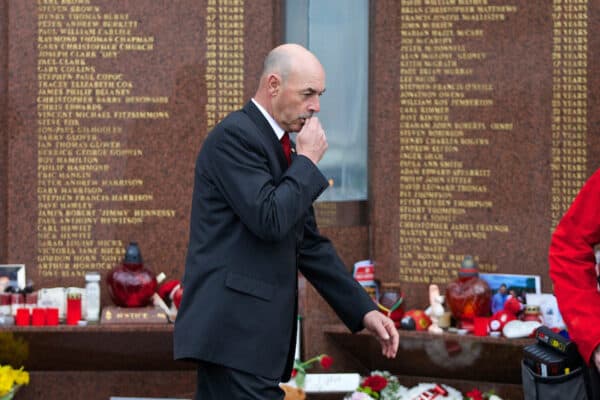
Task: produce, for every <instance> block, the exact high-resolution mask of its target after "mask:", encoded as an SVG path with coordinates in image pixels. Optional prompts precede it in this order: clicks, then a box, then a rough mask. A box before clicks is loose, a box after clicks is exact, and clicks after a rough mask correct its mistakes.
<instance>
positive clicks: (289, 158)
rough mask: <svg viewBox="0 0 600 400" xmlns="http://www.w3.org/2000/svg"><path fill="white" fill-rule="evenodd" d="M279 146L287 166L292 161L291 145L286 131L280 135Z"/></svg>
mask: <svg viewBox="0 0 600 400" xmlns="http://www.w3.org/2000/svg"><path fill="white" fill-rule="evenodd" d="M281 146H282V147H283V153H284V154H285V158H286V159H287V162H288V166H289V165H290V164H291V163H292V146H291V145H290V135H289V134H288V133H287V132H285V133H284V134H283V136H282V137H281Z"/></svg>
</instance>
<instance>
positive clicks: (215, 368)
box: [195, 361, 285, 400]
mask: <svg viewBox="0 0 600 400" xmlns="http://www.w3.org/2000/svg"><path fill="white" fill-rule="evenodd" d="M197 379H198V389H197V391H196V398H195V400H283V398H284V396H285V393H284V392H283V390H281V388H280V387H279V380H277V379H268V378H265V377H262V376H256V375H252V374H248V373H246V372H242V371H238V370H235V369H231V368H227V367H224V366H222V365H217V364H212V363H208V362H203V361H202V362H200V363H199V364H198V377H197Z"/></svg>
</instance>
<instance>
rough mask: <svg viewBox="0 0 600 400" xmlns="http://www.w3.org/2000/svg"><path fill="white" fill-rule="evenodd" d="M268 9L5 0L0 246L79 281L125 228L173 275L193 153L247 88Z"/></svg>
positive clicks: (182, 243)
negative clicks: (5, 37)
mask: <svg viewBox="0 0 600 400" xmlns="http://www.w3.org/2000/svg"><path fill="white" fill-rule="evenodd" d="M277 9H278V7H275V8H273V4H272V1H270V0H269V1H258V2H253V4H252V7H247V6H246V4H245V1H244V0H204V1H179V2H173V3H168V4H165V3H162V2H161V3H157V2H156V1H153V0H138V1H135V2H129V1H109V0H69V1H65V0H60V1H56V0H37V1H33V0H27V1H18V2H10V7H8V8H7V9H6V10H4V9H3V10H2V11H3V13H6V14H5V15H6V16H7V18H6V19H7V21H8V32H9V35H8V36H7V38H8V41H6V42H3V43H2V46H7V47H6V48H5V47H0V56H1V57H2V59H1V60H2V61H3V62H2V63H0V65H2V67H0V68H4V65H7V66H8V71H9V72H10V73H9V74H8V76H6V75H2V77H1V78H0V84H1V85H0V89H1V90H2V94H3V95H2V96H1V97H2V99H3V100H2V103H1V104H0V105H2V112H3V114H0V117H1V116H6V117H4V118H3V119H2V120H3V121H5V120H6V122H7V127H8V129H7V130H6V131H5V130H3V131H2V135H1V140H2V142H0V143H1V144H3V146H2V149H3V150H2V151H3V153H2V154H1V155H0V165H1V166H2V167H6V168H2V170H1V174H0V175H1V177H0V183H5V182H6V185H2V187H1V189H0V190H1V191H0V199H1V202H0V206H3V205H4V204H5V207H3V208H2V214H1V216H2V217H6V218H5V219H4V220H3V222H2V225H1V226H0V228H1V230H2V235H1V236H0V239H1V240H0V246H1V247H2V253H0V256H2V258H3V259H6V260H5V261H6V262H9V260H12V261H18V262H19V263H23V264H25V265H26V267H27V277H28V278H29V279H31V280H33V282H34V284H35V285H36V286H37V287H48V286H72V285H73V286H83V284H84V280H83V276H84V274H85V273H86V272H89V271H99V272H101V273H106V271H108V270H110V269H111V268H112V267H113V266H114V265H115V263H116V262H118V261H119V260H121V259H122V257H123V255H124V251H125V247H126V245H127V244H128V242H129V241H137V242H138V243H139V245H140V248H141V251H142V255H143V257H144V261H145V263H146V264H147V265H148V266H149V267H150V268H151V269H153V270H154V271H155V272H157V273H158V272H161V271H162V272H165V273H166V274H167V276H169V277H172V278H180V277H181V275H182V273H183V267H184V262H185V254H186V250H187V240H188V229H189V211H190V201H191V191H192V186H193V172H194V163H195V158H196V155H197V152H198V150H199V149H200V147H201V144H202V141H203V139H204V138H205V136H206V134H207V132H208V131H209V130H210V129H211V128H212V127H213V126H214V125H215V124H216V123H217V122H218V121H219V120H220V119H222V118H223V117H224V116H225V115H227V114H228V113H229V112H231V111H232V110H235V109H238V108H240V107H241V106H242V105H243V103H244V102H245V101H246V100H247V99H248V98H249V97H250V96H251V95H252V94H253V92H254V90H255V82H256V79H257V76H258V74H259V72H260V70H261V68H262V60H263V58H264V56H265V54H266V53H267V52H268V50H270V48H271V47H272V46H273V45H274V43H275V41H274V39H273V37H274V32H277V29H275V28H274V26H277V24H274V21H273V20H271V19H269V20H267V21H265V20H264V12H265V10H268V11H269V12H273V10H277ZM259 21H260V22H259ZM249 26H250V27H249ZM248 37H250V38H251V40H250V41H251V43H250V44H246V43H247V42H248ZM3 40H4V39H3ZM2 71H4V70H2V69H0V72H2ZM5 94H6V96H5ZM5 98H6V99H7V100H6V101H5V100H4V99H5ZM4 144H6V146H4ZM5 149H6V150H5ZM104 297H105V298H106V296H104ZM105 301H106V300H105Z"/></svg>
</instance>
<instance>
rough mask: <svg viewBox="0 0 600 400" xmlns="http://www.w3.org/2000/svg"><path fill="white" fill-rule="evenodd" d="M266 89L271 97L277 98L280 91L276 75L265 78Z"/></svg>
mask: <svg viewBox="0 0 600 400" xmlns="http://www.w3.org/2000/svg"><path fill="white" fill-rule="evenodd" d="M267 89H268V91H269V95H270V96H271V97H275V96H277V95H278V94H279V90H280V89H281V77H280V76H279V75H277V74H270V75H269V76H268V77H267Z"/></svg>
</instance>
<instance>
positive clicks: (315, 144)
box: [296, 117, 327, 164]
mask: <svg viewBox="0 0 600 400" xmlns="http://www.w3.org/2000/svg"><path fill="white" fill-rule="evenodd" d="M326 150H327V138H326V137H325V131H324V130H323V127H322V126H321V123H320V122H319V118H317V117H310V118H308V119H307V120H306V122H305V123H304V126H303V127H302V129H300V132H298V136H296V152H297V153H298V154H301V155H303V156H305V157H308V158H309V159H310V161H312V162H313V163H314V164H316V163H318V162H319V161H320V160H321V158H323V155H324V154H325V151H326Z"/></svg>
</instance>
